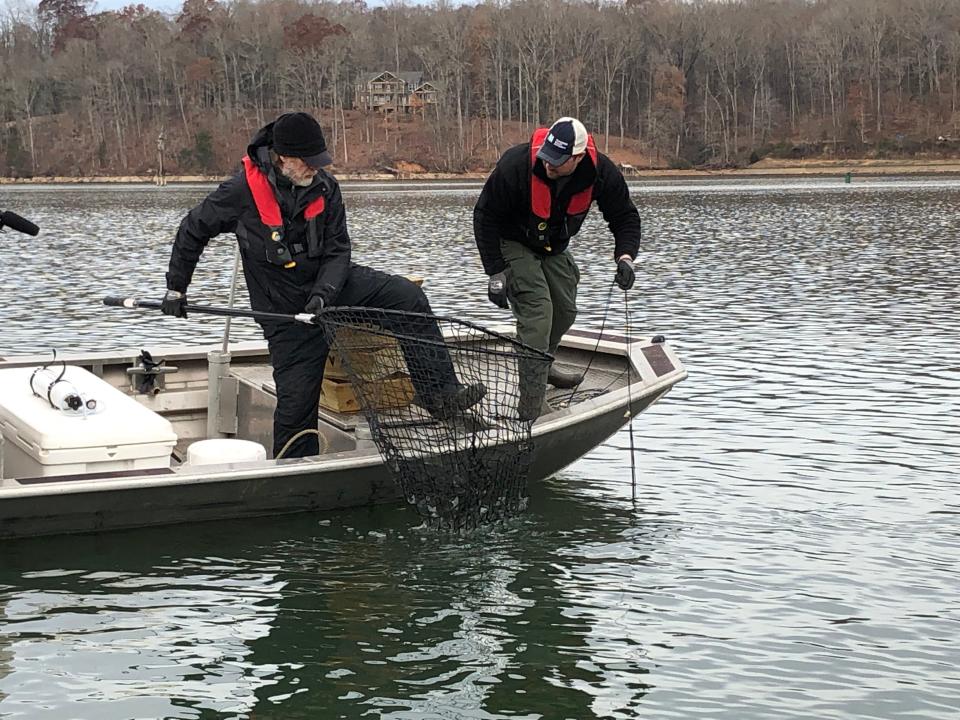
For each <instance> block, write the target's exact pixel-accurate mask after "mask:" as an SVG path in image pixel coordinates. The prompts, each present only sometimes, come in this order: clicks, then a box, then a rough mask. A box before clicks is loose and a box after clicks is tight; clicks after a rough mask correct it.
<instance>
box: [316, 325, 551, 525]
mask: <svg viewBox="0 0 960 720" xmlns="http://www.w3.org/2000/svg"><path fill="white" fill-rule="evenodd" d="M319 318H320V323H321V324H322V326H323V328H324V331H325V333H326V336H327V339H328V341H329V343H330V364H329V365H328V367H329V368H334V369H339V370H340V371H342V373H343V376H344V377H345V378H346V379H347V381H349V383H350V384H351V385H352V389H353V392H354V394H355V396H356V399H357V402H358V404H359V407H360V409H361V411H362V412H363V414H364V416H365V417H366V420H367V422H368V424H369V426H370V433H371V436H372V438H373V441H374V443H375V444H376V446H377V448H378V449H379V450H380V453H381V454H382V455H383V457H384V459H385V461H386V465H387V468H388V470H389V472H390V473H391V475H392V477H393V479H394V480H395V481H396V483H397V484H398V485H399V487H400V490H401V491H402V493H403V496H404V497H405V498H406V500H407V502H409V503H410V504H411V505H413V506H414V507H415V508H416V509H417V511H418V512H419V513H420V515H421V517H422V518H423V519H424V520H425V522H426V523H427V524H428V525H431V526H434V527H436V528H438V529H444V530H454V531H459V530H467V529H471V528H473V527H477V526H479V525H482V524H487V523H491V522H496V521H498V520H502V519H504V518H507V517H509V516H511V515H514V514H516V513H517V512H519V511H520V510H522V509H523V508H524V507H525V506H526V480H527V471H528V469H529V464H530V454H531V450H532V440H531V426H532V424H533V421H534V420H535V419H536V416H537V414H538V413H539V410H540V408H541V407H542V406H543V399H544V393H545V390H546V382H545V379H546V374H547V370H548V369H549V364H550V361H551V360H552V358H551V356H550V355H548V354H546V353H543V352H540V351H538V350H534V349H532V348H530V347H528V346H526V345H523V344H522V343H520V342H519V341H517V340H515V339H513V338H509V337H507V336H504V335H500V334H498V333H495V332H492V331H490V330H486V329H485V328H482V327H480V326H478V325H474V324H472V323H469V322H466V321H463V320H456V319H452V318H444V317H438V316H434V315H426V314H422V313H412V312H403V311H397V310H382V309H373V308H330V309H327V310H324V311H323V312H322V313H321V315H320V316H319Z"/></svg>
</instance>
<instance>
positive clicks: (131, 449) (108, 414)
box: [0, 366, 177, 478]
mask: <svg viewBox="0 0 960 720" xmlns="http://www.w3.org/2000/svg"><path fill="white" fill-rule="evenodd" d="M51 369H53V368H51ZM34 370H35V368H9V369H6V370H0V432H2V435H3V439H4V443H3V477H5V478H27V477H45V476H49V475H74V474H81V473H97V472H112V471H116V470H148V469H155V468H166V467H170V453H171V452H172V451H173V448H174V446H175V445H176V443H177V436H176V434H175V433H174V432H173V427H172V426H171V425H170V422H169V421H168V420H167V419H166V418H164V417H161V416H160V415H158V414H157V413H155V412H154V411H153V410H150V409H149V408H146V407H144V406H143V405H141V404H140V403H138V402H137V401H136V400H134V399H133V398H132V397H129V396H128V395H125V394H124V393H122V392H121V391H120V390H117V389H116V388H115V387H113V386H112V385H110V384H109V383H107V382H105V381H104V380H102V379H100V378H98V377H97V376H96V375H94V374H93V373H91V372H88V371H87V370H84V369H83V368H80V367H73V366H68V367H67V368H66V372H65V374H64V377H63V379H64V380H65V381H68V382H70V383H71V384H72V385H73V386H74V387H75V388H76V389H77V390H78V391H80V392H81V393H82V394H83V396H84V397H85V398H94V399H96V403H97V406H96V412H93V413H88V414H86V415H84V414H80V413H73V412H64V411H62V410H58V409H56V408H53V407H51V406H50V403H49V402H48V401H47V400H46V399H45V398H40V397H37V396H36V395H34V394H33V391H32V390H31V389H30V376H31V375H32V374H33V371H34ZM57 374H58V375H59V371H58V373H57Z"/></svg>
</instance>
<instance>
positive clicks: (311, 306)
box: [303, 295, 326, 315]
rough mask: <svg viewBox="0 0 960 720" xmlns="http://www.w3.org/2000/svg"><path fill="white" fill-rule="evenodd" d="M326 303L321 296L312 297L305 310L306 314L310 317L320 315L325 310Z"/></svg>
mask: <svg viewBox="0 0 960 720" xmlns="http://www.w3.org/2000/svg"><path fill="white" fill-rule="evenodd" d="M325 305H326V302H324V300H323V298H322V297H320V296H319V295H311V296H310V299H309V300H307V305H306V307H305V308H303V311H304V312H305V313H308V314H310V315H319V314H320V311H321V310H323V308H324V306H325Z"/></svg>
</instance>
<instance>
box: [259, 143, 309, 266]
mask: <svg viewBox="0 0 960 720" xmlns="http://www.w3.org/2000/svg"><path fill="white" fill-rule="evenodd" d="M243 170H244V174H245V176H246V178H247V186H248V187H249V188H250V193H251V194H252V195H253V202H254V203H255V204H256V206H257V213H258V214H259V215H260V221H261V222H262V223H263V224H264V225H266V226H267V228H268V229H269V230H270V239H271V240H272V241H273V245H272V246H271V247H270V248H268V250H267V256H268V257H269V258H270V261H271V262H273V263H274V264H277V265H283V267H285V268H293V267H296V265H297V263H296V261H295V260H293V258H292V257H291V256H290V250H289V248H287V246H286V244H285V243H284V242H283V216H282V215H281V213H280V203H278V202H277V196H276V195H275V194H274V192H273V186H272V185H271V184H270V179H269V178H268V177H267V176H266V174H265V173H264V172H263V170H261V169H260V168H259V167H258V166H257V164H256V163H255V162H254V161H253V160H251V159H250V156H249V155H244V157H243ZM325 208H326V202H325V201H324V198H323V195H321V196H320V197H318V198H316V199H315V200H312V201H310V204H309V205H307V207H306V209H304V211H303V217H304V219H306V220H307V222H308V223H310V224H315V223H316V218H317V217H318V216H319V215H322V214H323V211H324V209H325Z"/></svg>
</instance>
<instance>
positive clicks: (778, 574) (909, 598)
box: [0, 179, 960, 720]
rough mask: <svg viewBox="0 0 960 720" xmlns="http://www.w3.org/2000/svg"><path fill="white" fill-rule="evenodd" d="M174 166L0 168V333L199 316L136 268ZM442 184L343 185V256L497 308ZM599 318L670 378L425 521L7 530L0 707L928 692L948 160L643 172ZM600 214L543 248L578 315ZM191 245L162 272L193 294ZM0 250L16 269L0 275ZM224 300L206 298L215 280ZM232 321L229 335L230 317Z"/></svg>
mask: <svg viewBox="0 0 960 720" xmlns="http://www.w3.org/2000/svg"><path fill="white" fill-rule="evenodd" d="M208 190H209V188H206V187H199V186H197V187H186V188H179V187H177V188H169V187H168V188H164V189H154V188H107V189H104V188H79V189H74V188H42V189H38V188H9V187H5V188H2V189H0V209H10V210H14V211H15V212H18V213H20V214H21V215H24V216H25V217H28V218H30V219H31V220H34V221H36V222H38V223H39V224H40V225H41V227H42V229H43V233H42V234H41V236H39V237H38V238H35V239H31V238H27V237H26V236H18V235H14V234H12V233H4V234H3V236H2V241H0V262H2V263H3V267H4V268H6V269H7V278H8V280H7V282H5V283H3V284H2V286H0V300H2V303H0V317H2V328H3V330H2V337H0V355H7V354H14V353H22V352H35V351H44V350H47V349H49V348H51V347H57V348H58V349H59V350H61V351H66V350H71V349H73V350H81V349H104V348H110V347H112V348H127V347H130V346H144V347H148V348H150V349H153V348H154V347H155V346H160V345H163V344H169V343H170V342H171V341H176V342H180V341H190V342H194V341H202V342H218V341H219V339H220V333H221V332H222V323H221V322H220V321H218V320H212V319H201V318H193V317H191V319H190V320H189V321H177V320H173V319H167V318H162V317H160V316H158V315H156V314H155V313H137V312H130V311H122V310H115V309H106V308H103V307H101V306H100V305H99V304H98V303H99V299H100V297H101V296H102V295H105V294H138V295H146V296H151V297H159V295H160V294H161V292H162V289H163V271H164V269H165V266H166V260H167V257H168V253H169V243H170V240H171V237H172V234H173V230H174V227H175V225H176V223H177V221H178V220H179V217H180V216H181V214H182V213H183V212H184V211H185V210H186V209H187V208H188V207H189V206H190V205H191V204H193V203H194V202H196V201H197V200H198V199H199V198H200V197H202V196H203V195H204V193H205V192H207V191H208ZM478 191H479V185H478V184H476V183H473V184H471V183H447V184H442V185H439V186H438V185H433V186H429V187H427V188H426V189H424V188H423V187H418V186H414V185H406V186H393V185H391V186H389V187H386V186H382V185H381V186H376V185H357V184H354V185H348V186H347V187H346V188H345V196H346V199H347V203H348V216H349V220H350V226H351V229H352V234H353V237H354V239H355V243H356V248H357V249H356V252H355V255H356V257H357V259H358V260H360V261H365V262H368V263H369V264H371V265H374V266H376V267H381V268H383V269H388V270H392V271H394V272H409V273H416V274H420V275H424V276H426V278H427V284H426V289H427V290H428V293H429V295H430V298H431V302H432V303H433V305H434V308H435V310H437V311H438V312H441V313H447V314H456V315H458V316H460V317H468V318H470V319H473V320H478V321H480V322H485V323H492V322H503V321H505V320H506V319H507V318H506V317H505V315H504V314H503V312H502V311H500V310H498V309H497V308H495V307H493V306H492V305H490V304H489V303H488V302H487V300H486V290H485V288H486V285H485V278H484V276H483V274H482V271H481V269H480V265H479V261H478V260H477V258H476V251H475V248H474V245H473V240H472V236H471V230H470V227H471V208H472V203H473V201H474V200H475V198H476V195H477V193H478ZM634 196H635V199H636V200H637V202H638V204H639V205H640V206H641V208H642V213H643V216H644V222H645V237H646V238H647V251H646V252H645V253H644V254H643V255H642V257H641V261H640V264H639V272H638V281H637V285H636V289H635V292H633V293H631V296H630V304H629V317H630V327H629V330H630V331H631V332H632V333H635V334H640V333H642V334H648V333H653V332H660V333H663V334H665V335H667V337H668V338H669V339H670V340H671V341H672V342H673V343H674V344H675V346H676V347H677V349H678V351H679V353H680V354H681V357H683V358H684V360H685V362H686V363H687V366H688V369H689V370H690V378H689V379H688V380H687V381H686V382H684V383H683V384H681V385H680V386H678V387H677V388H676V389H675V390H674V392H673V393H672V394H671V395H670V396H669V397H668V398H667V399H666V400H665V401H664V402H663V403H660V404H658V405H657V406H655V407H654V408H653V409H652V410H650V411H649V412H648V413H646V414H644V415H643V416H642V417H641V418H639V419H638V420H637V421H636V425H635V427H636V437H635V444H636V445H637V447H638V448H639V452H638V455H637V467H638V481H639V484H638V488H637V496H638V501H637V504H636V505H635V506H634V505H631V503H630V497H631V488H630V458H629V447H630V439H629V436H628V434H627V432H626V431H624V432H621V433H619V434H618V435H616V436H615V437H614V438H612V439H611V441H610V442H609V443H607V444H605V445H604V446H602V447H600V448H598V449H597V450H596V451H595V452H593V453H591V454H590V455H589V456H588V457H587V458H584V459H583V460H582V461H580V462H578V463H577V464H575V465H574V466H573V467H571V468H569V469H568V470H567V471H565V472H564V473H563V474H561V475H560V476H558V477H557V478H554V479H553V480H552V481H550V482H549V483H547V484H546V485H545V486H544V487H540V488H536V489H534V492H533V497H532V501H531V503H530V510H529V512H528V513H527V514H526V515H525V516H524V517H523V518H521V519H520V520H518V521H516V522H515V524H513V525H510V526H508V527H506V528H502V529H499V530H497V531H495V532H488V533H484V534H482V535H477V536H472V537H468V538H466V539H450V538H443V537H439V538H438V537H436V536H433V535H429V534H423V533H421V532H419V531H417V530H415V529H414V526H415V525H416V524H417V519H416V517H415V516H414V514H413V513H411V512H409V511H408V510H405V509H398V508H375V509H363V510H358V511H356V512H342V513H335V514H330V515H303V516H297V517H295V518H275V519H264V520H260V521H246V522H243V523H233V522H228V523H215V524H208V525H204V526H188V527H185V528H176V529H169V528H168V529H155V530H144V531H136V532H125V533H111V534H105V535H102V536H87V537H82V538H69V539H56V538H50V539H42V540H35V541H23V542H17V543H9V544H7V545H5V546H4V553H3V561H2V563H0V612H2V618H3V620H2V623H3V624H2V625H0V716H4V717H24V718H34V717H50V718H54V717H56V718H62V717H70V718H98V719H101V718H108V719H110V720H113V719H114V718H116V719H117V720H120V719H122V718H130V717H175V718H205V717H244V718H247V717H250V718H254V717H255V718H261V719H262V718H299V717H347V718H353V717H361V716H371V717H389V718H397V719H399V718H404V719H406V718H429V719H434V718H508V717H509V718H551V719H552V718H567V717H569V718H577V719H579V718H587V717H605V718H606V717H613V718H636V717H656V718H703V717H710V718H731V719H733V718H737V719H740V718H757V719H759V718H770V717H778V718H787V717H789V718H798V719H799V718H820V717H831V718H843V719H844V720H846V719H850V720H853V719H854V718H856V719H858V720H859V719H860V718H883V719H889V718H900V717H903V718H921V717H922V718H933V719H940V718H943V719H944V720H946V719H947V718H951V719H952V718H954V717H956V716H957V713H958V711H960V689H958V688H960V682H958V681H960V677H958V674H957V671H956V670H955V668H956V667H957V665H958V663H960V652H958V651H957V650H956V642H955V638H956V628H957V623H958V621H960V605H958V604H957V601H956V598H957V595H958V590H960V585H958V581H957V580H956V577H958V572H957V571H958V567H957V565H958V563H957V560H956V556H957V553H956V548H957V537H958V536H957V531H956V522H955V520H956V517H957V515H958V513H960V503H958V502H957V495H956V490H955V487H956V482H957V479H958V474H960V473H958V470H960V450H958V446H960V442H958V441H960V421H958V418H960V401H958V398H960V319H958V311H960V301H958V300H957V295H956V291H955V289H954V288H955V285H956V276H957V274H958V272H960V258H958V253H960V251H958V244H957V242H956V238H957V237H958V236H960V232H958V231H960V219H958V217H957V213H956V208H957V207H960V183H958V182H955V181H944V180H936V181H924V180H919V181H918V180H910V181H904V180H883V181H863V180H857V179H855V180H854V182H853V183H851V184H849V185H846V184H843V183H841V182H839V181H837V180H827V181H796V180H790V181H770V182H763V183H731V182H727V181H724V182H723V183H722V184H720V185H709V184H703V183H674V184H665V183H645V184H642V185H637V186H636V187H635V188H634ZM612 250H613V247H612V241H611V239H610V238H609V236H608V234H606V232H605V230H604V228H603V224H602V218H600V217H599V214H598V213H597V214H594V215H593V216H591V219H590V221H589V223H588V225H587V226H586V228H585V230H584V232H583V233H582V234H581V236H580V237H578V239H577V241H576V245H575V252H576V255H577V258H578V261H579V263H580V266H581V269H582V271H583V282H582V285H581V293H580V298H579V304H580V308H581V314H580V320H579V324H580V325H581V326H586V327H600V326H601V324H605V325H606V327H613V328H622V326H623V325H624V322H625V321H624V313H625V308H624V301H623V296H622V295H621V294H619V293H615V294H611V292H610V285H611V282H612V279H613V270H614V267H613V259H612ZM232 252H233V249H232V245H231V243H230V242H229V241H227V240H226V239H220V240H216V241H214V242H213V243H212V244H211V247H210V249H209V251H208V253H207V254H206V255H205V256H204V258H203V261H202V263H201V265H200V267H199V268H198V271H197V274H196V277H195V283H194V286H192V287H191V296H192V298H193V299H194V300H196V301H198V302H199V301H203V302H207V303H210V304H222V303H224V302H226V298H227V296H228V293H229V284H230V278H229V270H230V268H231V265H232ZM17 269H19V270H17ZM241 296H242V294H241ZM234 330H235V333H236V334H235V337H244V338H255V337H258V333H257V330H256V327H255V326H254V325H253V324H252V323H246V322H239V323H235V324H234Z"/></svg>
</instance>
